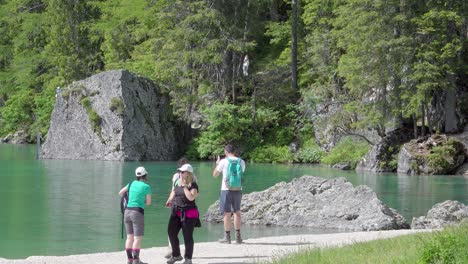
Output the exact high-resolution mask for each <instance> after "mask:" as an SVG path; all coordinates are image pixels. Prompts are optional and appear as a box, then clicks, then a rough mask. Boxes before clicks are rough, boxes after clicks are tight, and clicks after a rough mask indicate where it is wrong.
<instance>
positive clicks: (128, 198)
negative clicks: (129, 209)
mask: <svg viewBox="0 0 468 264" xmlns="http://www.w3.org/2000/svg"><path fill="white" fill-rule="evenodd" d="M132 183H133V181H131V182H130V183H129V184H128V189H127V205H128V202H129V201H130V186H132Z"/></svg>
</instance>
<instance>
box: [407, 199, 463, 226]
mask: <svg viewBox="0 0 468 264" xmlns="http://www.w3.org/2000/svg"><path fill="white" fill-rule="evenodd" d="M463 219H466V220H468V206H466V205H464V204H463V203H460V202H458V201H451V200H447V201H445V202H442V203H438V204H436V205H434V206H433V207H432V208H431V209H430V210H429V211H428V212H427V215H426V216H420V217H413V221H412V222H411V228H412V229H434V228H443V227H446V226H450V225H454V224H458V223H460V222H461V221H462V220H463Z"/></svg>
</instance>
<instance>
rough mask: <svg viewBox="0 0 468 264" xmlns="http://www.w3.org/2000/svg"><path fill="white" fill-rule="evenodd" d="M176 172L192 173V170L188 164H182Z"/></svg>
mask: <svg viewBox="0 0 468 264" xmlns="http://www.w3.org/2000/svg"><path fill="white" fill-rule="evenodd" d="M177 170H178V171H190V172H191V173H193V168H192V165H190V164H184V165H182V167H180V168H178V169H177Z"/></svg>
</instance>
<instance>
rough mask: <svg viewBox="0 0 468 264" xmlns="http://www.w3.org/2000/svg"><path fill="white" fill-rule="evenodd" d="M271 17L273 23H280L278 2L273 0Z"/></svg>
mask: <svg viewBox="0 0 468 264" xmlns="http://www.w3.org/2000/svg"><path fill="white" fill-rule="evenodd" d="M270 16H271V21H273V22H278V21H279V13H278V0H271V4H270Z"/></svg>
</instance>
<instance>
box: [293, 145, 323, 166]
mask: <svg viewBox="0 0 468 264" xmlns="http://www.w3.org/2000/svg"><path fill="white" fill-rule="evenodd" d="M322 157H323V151H322V150H321V149H320V148H319V147H315V148H314V147H308V148H302V149H300V150H299V151H298V152H297V153H296V155H295V156H294V161H297V162H304V163H320V160H321V159H322Z"/></svg>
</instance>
